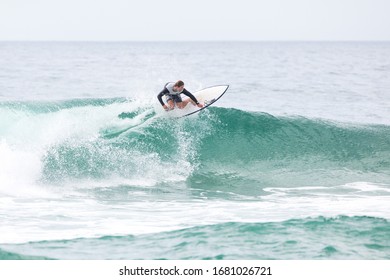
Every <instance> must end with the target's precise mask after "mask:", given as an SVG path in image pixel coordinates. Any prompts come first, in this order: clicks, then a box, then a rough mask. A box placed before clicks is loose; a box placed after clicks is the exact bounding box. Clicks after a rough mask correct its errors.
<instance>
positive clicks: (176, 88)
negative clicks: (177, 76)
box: [174, 86, 184, 92]
mask: <svg viewBox="0 0 390 280" xmlns="http://www.w3.org/2000/svg"><path fill="white" fill-rule="evenodd" d="M183 89H184V86H181V87H177V86H175V87H174V90H175V91H180V92H181V91H183Z"/></svg>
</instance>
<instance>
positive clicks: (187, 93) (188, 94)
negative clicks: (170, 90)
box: [181, 89, 203, 107]
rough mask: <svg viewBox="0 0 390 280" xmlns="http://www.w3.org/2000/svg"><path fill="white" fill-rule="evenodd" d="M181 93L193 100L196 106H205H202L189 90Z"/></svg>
mask: <svg viewBox="0 0 390 280" xmlns="http://www.w3.org/2000/svg"><path fill="white" fill-rule="evenodd" d="M181 93H182V94H184V95H187V96H188V97H189V98H191V100H192V101H194V102H195V104H196V105H198V107H203V105H202V104H200V103H199V101H198V100H197V99H196V98H195V96H193V95H192V93H191V92H189V91H188V90H186V89H183V91H182V92H181Z"/></svg>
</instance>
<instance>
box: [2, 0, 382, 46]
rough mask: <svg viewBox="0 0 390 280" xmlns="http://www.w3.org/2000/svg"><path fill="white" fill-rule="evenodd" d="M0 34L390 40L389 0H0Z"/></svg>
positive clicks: (16, 36) (94, 38)
mask: <svg viewBox="0 0 390 280" xmlns="http://www.w3.org/2000/svg"><path fill="white" fill-rule="evenodd" d="M0 40H1V41H9V40H11V41H12V40H55V41H57V40H70V41H74V40H75V41H198V40H201V41H210V40H246V41H247V40H249V41H259V40H260V41H269V40H271V41H274V40H287V41H288V40H305V41H310V40H343V41H344V40H347V41H348V40H359V41H360V40H379V41H384V40H386V41H388V40H390V0H160V1H159V0H0Z"/></svg>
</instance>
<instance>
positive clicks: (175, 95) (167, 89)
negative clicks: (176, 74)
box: [157, 83, 199, 106]
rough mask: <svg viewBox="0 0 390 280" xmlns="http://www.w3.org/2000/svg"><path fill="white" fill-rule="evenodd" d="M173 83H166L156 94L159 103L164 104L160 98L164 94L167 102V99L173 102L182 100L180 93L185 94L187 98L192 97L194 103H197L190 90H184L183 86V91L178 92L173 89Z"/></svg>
mask: <svg viewBox="0 0 390 280" xmlns="http://www.w3.org/2000/svg"><path fill="white" fill-rule="evenodd" d="M174 85H175V83H167V84H166V85H165V86H164V89H163V90H162V91H161V92H160V93H159V94H158V95H157V98H158V101H160V103H161V105H162V106H164V105H165V104H164V102H163V100H162V97H163V96H164V95H166V97H167V98H166V101H167V102H168V101H169V100H173V101H174V102H175V103H177V102H182V101H183V100H182V99H181V97H180V94H184V95H187V96H188V97H189V98H191V99H192V101H194V102H195V103H196V104H199V102H198V100H197V99H196V98H195V96H193V95H192V93H191V92H189V91H188V90H186V89H185V88H184V89H183V91H181V92H178V91H173V87H174Z"/></svg>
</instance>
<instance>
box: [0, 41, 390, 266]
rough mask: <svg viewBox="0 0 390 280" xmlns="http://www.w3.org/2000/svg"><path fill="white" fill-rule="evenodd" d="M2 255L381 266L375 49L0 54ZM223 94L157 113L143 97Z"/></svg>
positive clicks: (26, 50)
mask: <svg viewBox="0 0 390 280" xmlns="http://www.w3.org/2000/svg"><path fill="white" fill-rule="evenodd" d="M0 65H1V66H0V259H390V43H389V42H370V43H369V42H215V43H211V42H210V43H209V42H175V43H168V42H148V43H141V42H138V43H137V42H111V43H108V42H0ZM177 79H182V80H184V81H185V83H186V88H187V89H188V90H189V91H191V92H194V91H196V90H199V89H201V88H204V87H208V86H212V85H219V84H229V85H230V88H229V90H228V91H227V92H226V94H225V95H224V97H223V98H222V99H220V100H219V101H218V102H217V103H216V104H215V106H212V107H210V108H209V109H208V110H203V111H202V112H201V113H199V114H197V115H194V116H191V117H188V118H183V119H173V118H169V117H167V115H166V114H165V112H164V111H163V110H162V108H161V106H160V105H159V103H158V101H157V98H156V96H157V94H158V92H159V91H160V90H161V89H162V87H163V85H164V83H165V82H167V81H174V80H177Z"/></svg>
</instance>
